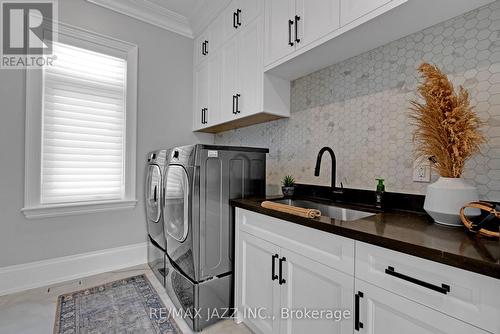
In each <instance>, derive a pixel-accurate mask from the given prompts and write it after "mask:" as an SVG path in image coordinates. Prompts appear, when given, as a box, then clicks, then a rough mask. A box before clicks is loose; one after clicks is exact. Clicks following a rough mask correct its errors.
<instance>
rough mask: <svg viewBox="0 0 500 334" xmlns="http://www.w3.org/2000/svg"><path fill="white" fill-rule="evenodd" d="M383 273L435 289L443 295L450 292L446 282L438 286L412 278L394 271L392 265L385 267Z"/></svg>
mask: <svg viewBox="0 0 500 334" xmlns="http://www.w3.org/2000/svg"><path fill="white" fill-rule="evenodd" d="M385 273H386V274H387V275H391V276H394V277H397V278H401V279H402V280H405V281H408V282H411V283H414V284H417V285H420V286H423V287H425V288H428V289H431V290H434V291H437V292H439V293H442V294H445V295H446V294H447V293H448V292H450V286H449V285H447V284H441V286H438V285H435V284H432V283H429V282H425V281H422V280H419V279H418V278H414V277H411V276H407V275H405V274H401V273H398V272H396V270H395V269H394V267H391V266H389V267H387V269H386V270H385Z"/></svg>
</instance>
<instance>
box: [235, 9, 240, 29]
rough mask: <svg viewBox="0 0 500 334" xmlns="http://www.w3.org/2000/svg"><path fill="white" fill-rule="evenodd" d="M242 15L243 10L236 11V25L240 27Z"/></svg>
mask: <svg viewBox="0 0 500 334" xmlns="http://www.w3.org/2000/svg"><path fill="white" fill-rule="evenodd" d="M240 14H241V9H239V8H238V9H237V10H236V24H237V25H238V27H241V21H240V18H241V17H240Z"/></svg>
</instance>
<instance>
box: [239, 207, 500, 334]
mask: <svg viewBox="0 0 500 334" xmlns="http://www.w3.org/2000/svg"><path fill="white" fill-rule="evenodd" d="M235 217H236V222H235V223H236V227H235V229H236V233H235V234H236V247H235V307H236V308H237V309H238V317H237V321H243V322H244V323H245V324H246V325H247V326H248V327H250V329H251V330H252V331H254V332H255V333H262V334H264V333H265V334H267V333H273V334H276V333H279V334H309V333H311V334H313V333H314V334H323V333H325V334H327V333H328V334H332V333H342V334H345V333H350V334H352V333H354V334H356V333H369V334H487V333H500V331H499V329H500V320H499V317H498V316H499V315H500V304H499V302H498V296H499V295H500V280H496V279H494V278H491V277H486V276H483V275H479V274H475V273H472V272H470V271H465V270H461V269H458V268H454V267H449V266H446V265H443V264H440V263H437V262H434V261H429V260H425V259H422V258H417V257H414V256H409V255H406V254H403V253H400V252H395V251H392V250H388V249H386V248H383V247H378V246H374V245H371V244H367V243H363V242H359V241H354V240H352V239H349V238H345V237H341V236H338V235H334V234H330V233H327V232H322V231H318V230H315V229H312V228H308V227H305V226H301V225H298V224H294V223H291V222H287V221H284V220H280V219H277V218H273V217H269V216H266V215H262V214H258V213H255V212H251V211H248V210H244V209H239V208H237V209H236V215H235ZM354 267H355V269H354ZM368 282H369V283H368ZM306 311H309V313H307V312H306ZM312 311H316V312H321V311H323V314H322V316H321V315H319V316H316V318H318V317H319V318H320V319H314V316H313V314H312ZM327 311H332V312H336V314H334V315H333V317H330V318H329V317H328V315H327V314H325V312H327ZM344 311H347V312H348V313H345V312H344ZM339 312H341V313H339ZM342 312H344V313H342ZM316 314H317V313H316ZM325 315H326V316H325ZM321 318H322V319H321ZM338 320H340V321H338Z"/></svg>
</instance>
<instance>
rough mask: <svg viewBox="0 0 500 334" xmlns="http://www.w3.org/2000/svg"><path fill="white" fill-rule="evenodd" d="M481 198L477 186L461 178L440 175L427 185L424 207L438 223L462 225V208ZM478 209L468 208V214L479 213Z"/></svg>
mask: <svg viewBox="0 0 500 334" xmlns="http://www.w3.org/2000/svg"><path fill="white" fill-rule="evenodd" d="M477 200H479V196H478V193H477V189H476V187H473V186H471V185H469V184H467V183H466V182H465V181H464V180H462V179H461V178H451V177H440V178H439V179H438V180H437V181H436V182H434V183H433V184H430V185H429V186H427V195H426V196H425V202H424V209H425V211H427V213H428V214H429V215H430V216H431V217H432V218H433V219H434V221H435V222H436V223H438V224H443V225H447V226H462V222H461V220H460V209H461V208H462V207H463V206H464V205H465V204H467V203H469V202H473V201H477ZM479 214H480V211H479V210H478V209H467V215H472V216H474V215H479Z"/></svg>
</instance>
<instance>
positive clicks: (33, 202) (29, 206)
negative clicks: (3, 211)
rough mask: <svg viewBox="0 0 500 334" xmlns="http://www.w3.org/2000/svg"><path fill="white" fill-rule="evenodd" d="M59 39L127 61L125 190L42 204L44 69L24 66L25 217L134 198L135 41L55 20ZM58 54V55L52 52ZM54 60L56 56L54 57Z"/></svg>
mask: <svg viewBox="0 0 500 334" xmlns="http://www.w3.org/2000/svg"><path fill="white" fill-rule="evenodd" d="M54 25H57V34H58V42H61V43H64V44H69V45H74V46H77V47H81V48H84V49H88V50H92V51H96V52H102V53H106V54H109V55H112V56H115V57H120V58H122V59H125V60H126V61H127V83H126V84H127V96H126V108H125V109H126V110H125V152H124V153H125V157H124V160H125V163H124V168H125V194H124V198H123V199H121V200H107V201H106V200H105V201H95V202H75V203H64V204H45V205H44V204H41V203H40V199H41V197H40V195H41V153H42V141H41V139H42V133H41V131H42V108H43V89H44V87H43V86H44V85H43V69H39V68H31V69H25V70H24V71H25V73H26V76H25V78H26V85H25V88H26V124H25V170H24V171H25V181H24V207H23V208H22V209H21V211H22V212H23V213H24V215H25V216H26V218H28V219H31V218H46V217H56V216H67V215H78V214H85V213H93V212H102V211H108V210H117V209H131V208H134V207H135V206H136V205H137V199H136V147H137V79H138V76H137V61H138V47H137V45H134V44H131V43H128V42H125V41H121V40H118V39H115V38H112V37H108V36H104V35H101V34H97V33H94V32H90V31H88V30H84V29H81V28H77V27H74V26H70V25H67V24H63V23H61V22H58V23H56V22H54ZM55 56H56V57H57V55H55ZM55 61H57V59H56V60H55Z"/></svg>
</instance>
